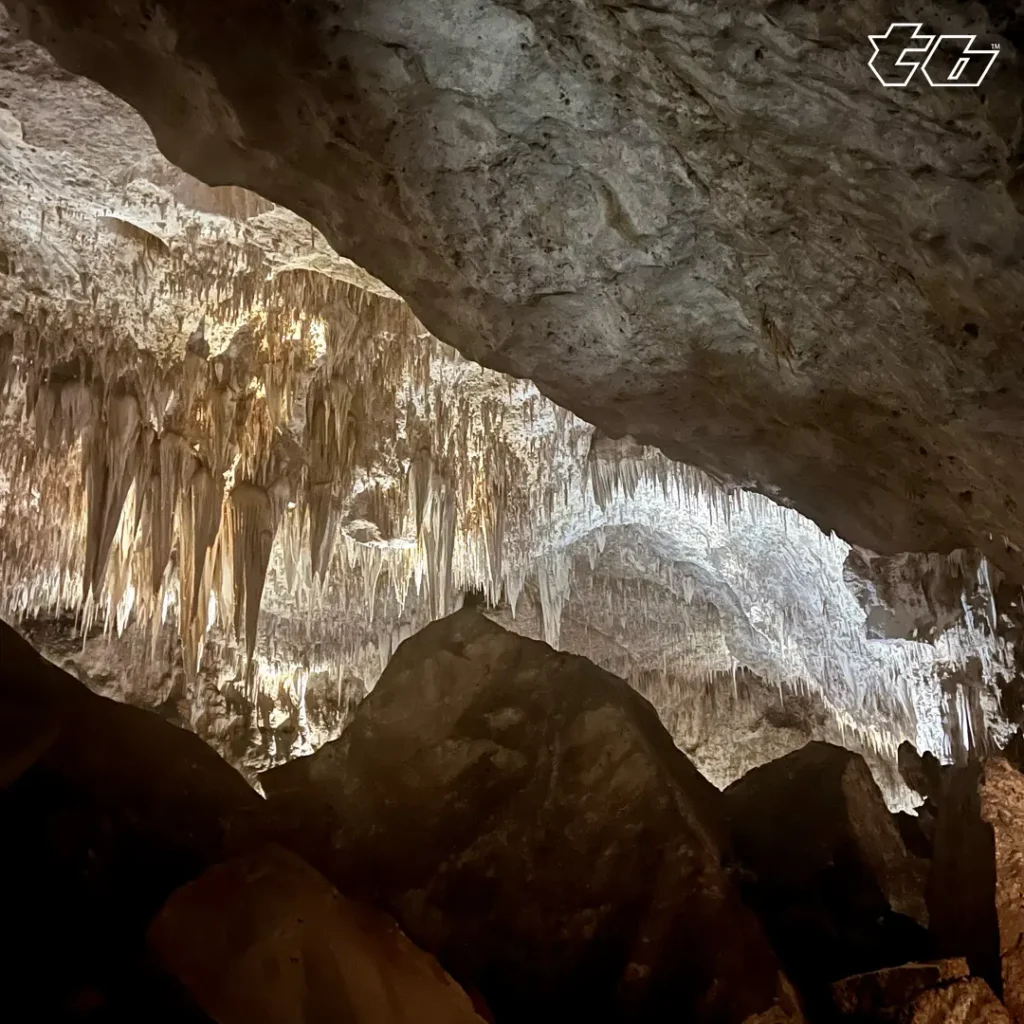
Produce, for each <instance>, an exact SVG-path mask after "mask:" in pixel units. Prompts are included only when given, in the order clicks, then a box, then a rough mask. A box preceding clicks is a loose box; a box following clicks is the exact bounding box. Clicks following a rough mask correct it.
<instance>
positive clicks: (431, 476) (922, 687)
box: [0, 15, 1017, 804]
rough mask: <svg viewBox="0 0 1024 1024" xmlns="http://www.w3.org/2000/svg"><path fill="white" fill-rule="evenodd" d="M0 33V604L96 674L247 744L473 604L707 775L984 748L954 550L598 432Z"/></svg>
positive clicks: (356, 686) (93, 679)
mask: <svg viewBox="0 0 1024 1024" xmlns="http://www.w3.org/2000/svg"><path fill="white" fill-rule="evenodd" d="M0 57H2V59H0V82H2V85H3V92H4V96H5V100H4V102H5V104H6V106H5V108H4V120H3V123H2V125H0V160H2V163H0V168H2V171H3V174H2V177H0V188H2V198H3V205H2V209H0V248H2V249H3V252H4V254H5V256H4V259H5V263H4V267H5V271H4V273H3V274H2V275H0V299H2V305H0V376H2V385H3V386H2V387H0V395H2V396H3V397H2V401H3V405H4V410H3V424H2V437H3V441H4V443H3V448H2V451H0V522H2V524H3V527H4V528H3V532H2V536H0V611H2V613H3V614H4V615H5V616H6V617H9V618H11V619H13V620H18V621H20V622H21V623H22V625H23V628H24V629H25V630H26V631H27V632H29V634H30V635H31V636H32V637H33V638H34V640H35V641H36V642H37V643H39V644H40V645H41V646H43V648H44V649H46V650H47V651H48V652H49V653H50V654H51V656H52V657H54V658H55V659H57V660H60V661H61V662H62V663H66V664H68V665H69V666H70V667H72V668H73V669H74V671H76V672H77V673H78V674H79V675H80V677H81V678H83V679H84V680H86V681H88V682H89V684H90V685H92V686H93V687H94V688H97V689H99V690H100V691H101V692H104V693H109V694H111V695H116V696H119V697H121V698H122V699H128V700H131V701H133V702H135V703H139V704H142V705H144V706H147V707H151V708H154V709H159V710H161V711H162V712H163V713H165V714H169V715H171V717H173V718H174V719H175V720H177V721H181V722H183V723H184V724H187V725H188V726H189V727H191V728H193V729H195V730H196V731H198V732H199V733H200V734H201V735H203V736H205V737H206V738H207V739H209V740H210V741H211V742H213V743H214V744H215V745H216V746H217V747H218V749H220V750H221V751H223V752H224V753H225V754H227V755H228V756H230V757H231V758H232V759H233V760H234V761H235V763H238V764H240V765H242V766H244V767H245V768H246V769H247V770H249V769H253V768H259V767H264V766H266V765H267V764H268V763H274V762H276V761H278V760H281V759H284V758H286V757H288V756H290V755H292V754H297V753H309V752H311V751H312V749H314V748H315V747H316V746H318V745H320V744H321V743H322V742H324V741H325V740H327V739H330V738H332V737H333V736H336V735H337V734H338V732H339V731H340V729H341V727H342V725H343V723H344V721H345V720H346V718H347V716H348V713H349V710H350V708H351V706H352V705H353V704H354V703H355V702H357V701H358V699H359V698H361V697H362V696H363V695H364V694H365V693H366V692H367V690H369V689H370V688H372V686H373V684H374V682H375V680H376V678H377V676H378V675H379V673H380V672H381V670H382V669H383V667H384V665H385V664H386V663H387V661H388V658H389V657H390V655H391V654H392V652H393V651H394V649H395V647H396V646H397V645H398V644H399V643H400V642H401V640H402V639H404V638H405V637H407V636H409V635H410V634H411V633H413V632H415V631H416V630H417V629H418V628H420V627H422V626H423V625H425V624H426V623H427V622H428V621H430V620H431V619H433V618H436V617H439V616H443V615H445V614H447V613H448V612H450V611H452V610H453V609H454V608H456V607H457V606H458V605H459V604H460V603H461V601H462V600H463V599H464V595H465V594H467V593H471V594H477V595H480V597H481V598H482V600H483V603H484V604H485V605H486V606H487V607H488V608H489V609H490V610H489V614H492V615H493V616H494V617H495V618H496V619H497V620H498V621H500V622H502V623H503V624H505V625H507V626H509V627H510V628H514V629H516V630H518V631H520V632H524V633H526V634H528V635H531V636H537V637H540V638H543V639H545V640H546V641H547V642H548V643H550V644H552V645H553V646H555V647H562V648H564V649H567V650H571V651H576V652H580V653H585V654H587V655H588V656H591V657H593V658H594V659H595V660H596V661H598V662H599V663H600V664H602V665H603V666H604V667H606V668H607V669H609V670H611V671H614V672H616V673H618V674H620V675H622V676H624V677H626V678H627V679H629V680H630V681H631V682H632V683H633V684H634V685H635V686H637V687H639V688H640V689H641V690H642V691H643V692H644V693H646V694H647V695H648V696H649V697H650V698H651V699H652V700H653V701H654V702H655V704H656V705H657V706H658V708H659V711H660V712H661V713H662V715H663V717H664V719H665V720H666V721H667V722H670V723H672V725H671V727H672V729H673V732H674V734H675V736H676V738H677V741H678V742H679V743H680V745H681V746H683V747H684V749H687V750H688V751H689V752H690V753H691V755H692V756H693V757H694V759H695V760H696V761H697V763H698V764H700V765H701V766H702V767H703V768H704V769H705V770H706V771H708V773H709V776H710V777H712V778H713V779H714V780H715V781H716V783H718V784H720V785H726V784H728V783H729V782H731V781H732V780H733V779H734V778H736V777H737V776H739V775H740V774H742V773H743V772H745V771H746V770H748V769H749V768H751V767H753V766H754V765H755V764H757V763H760V762H761V761H763V760H765V759H766V758H769V757H772V756H777V755H780V754H783V753H786V752H787V751H788V750H790V749H793V748H794V747H797V746H800V745H802V744H803V743H804V742H806V741H807V740H808V739H814V738H818V739H828V740H831V741H834V742H842V743H847V744H850V745H853V746H855V747H857V748H859V749H861V750H863V751H864V752H865V755H866V756H867V757H868V759H869V761H870V762H871V763H872V765H873V768H874V770H875V771H876V775H877V776H878V777H879V781H880V783H881V784H882V785H883V787H884V789H885V792H886V796H887V798H888V799H890V801H891V802H892V803H894V804H896V803H906V802H907V800H908V794H907V793H906V791H905V790H904V789H903V788H902V786H901V784H900V782H899V779H898V777H897V776H896V775H895V772H894V771H893V765H894V761H895V756H894V755H895V749H896V747H897V746H898V744H899V743H900V742H901V741H903V740H910V741H912V742H913V743H914V744H915V745H916V746H918V747H919V748H921V749H932V750H934V751H936V752H937V753H938V754H940V755H942V756H944V757H948V758H952V757H955V756H966V754H967V752H968V751H970V750H972V749H978V750H985V749H986V748H987V747H988V746H989V745H990V744H992V743H994V742H996V741H1002V740H1004V739H1005V738H1006V737H1005V736H1004V735H1003V731H1001V729H1000V727H999V723H1000V722H1002V721H1004V719H1005V715H1004V714H1003V713H1002V712H1001V711H1000V709H999V708H998V707H997V699H998V697H997V694H996V690H995V689H994V687H995V685H996V684H997V683H999V682H1001V681H1003V680H1004V679H1008V678H1011V677H1013V676H1014V675H1015V673H1016V672H1017V668H1016V665H1015V662H1014V658H1015V654H1014V651H1013V649H1012V647H1011V645H1010V642H1009V641H1008V639H1007V636H1006V630H1005V629H1004V625H1003V622H1004V619H1005V618H1006V614H1007V613H1009V614H1011V615H1013V614H1015V612H1014V611H1013V608H1012V607H1011V606H1010V605H1008V604H1006V603H1005V602H1004V604H1003V605H1001V606H1000V607H997V603H996V599H995V597H994V596H993V595H994V594H996V593H998V594H999V595H1000V600H1002V599H1003V598H1002V595H1004V594H1008V595H1010V596H1009V598H1008V599H1007V600H1009V601H1011V602H1012V600H1013V599H1014V598H1013V596H1012V595H1013V594H1015V593H1016V588H1015V587H1014V585H1013V584H1012V583H1011V582H1010V581H1009V580H1008V579H1003V573H1002V572H1001V571H1000V569H999V568H997V567H996V566H995V565H992V564H990V562H989V561H988V560H987V559H986V558H985V557H984V555H982V554H980V553H978V552H963V551H959V550H958V551H955V552H953V553H952V554H950V555H931V556H901V559H896V560H888V561H887V560H886V559H884V558H879V557H877V556H875V555H873V554H872V553H871V552H870V551H866V550H864V549H856V550H853V549H851V548H850V547H849V545H848V544H847V543H845V542H844V541H842V540H840V539H839V538H838V537H836V536H834V535H826V534H823V533H822V532H821V531H820V530H819V529H818V527H817V526H816V525H814V524H813V523H812V522H810V521H808V520H806V519H804V518H803V517H802V516H800V515H799V514H798V513H797V512H796V511H795V510H793V509H790V508H786V507H783V506H781V505H778V504H776V503H775V502H773V501H772V500H770V499H769V498H767V497H764V496H762V495H759V494H756V493H751V492H747V491H743V490H741V489H738V488H736V487H734V486H731V485H729V484H728V483H727V482H723V481H721V480H718V479H715V478H713V477H711V476H708V475H707V474H705V473H703V472H701V471H700V470H697V469H694V468H692V467H689V466H686V465H683V464H679V463H674V462H671V461H670V460H668V459H667V458H666V457H665V456H664V455H663V454H661V453H660V452H658V451H657V450H654V449H652V448H649V447H646V446H644V445H642V444H640V443H638V442H635V441H633V440H632V439H630V438H628V437H627V438H619V439H613V438H611V437H609V436H607V435H606V434H604V433H602V432H601V431H599V430H596V429H595V428H594V427H593V426H591V425H590V424H588V423H586V422H584V421H583V420H581V419H579V418H577V417H576V416H574V415H573V414H571V413H569V412H567V411H566V410H564V409H562V408H560V407H558V406H556V405H554V404H553V403H552V402H550V401H549V400H548V399H546V398H544V397H543V396H542V395H541V393H540V392H539V391H538V389H537V387H536V386H535V385H533V384H531V383H528V382H525V381H521V380H515V379H512V378H510V377H506V376H503V375H502V374H500V373H496V372H494V371H489V370H485V369H484V368H482V367H481V366H479V365H478V364H476V363H471V362H468V361H466V360H464V359H462V358H461V357H460V356H459V355H458V354H457V353H456V352H455V351H454V350H452V349H451V348H449V347H447V346H446V345H444V344H442V343H441V342H440V341H438V340H437V339H436V338H434V337H433V336H432V335H430V334H429V333H428V332H427V331H426V329H425V328H424V327H423V326H422V325H421V323H420V322H419V320H417V318H416V317H415V316H414V315H413V313H412V312H411V310H410V309H409V307H408V306H406V305H405V304H404V303H403V302H402V301H401V300H399V299H398V297H397V296H396V295H395V294H394V293H393V292H392V291H391V290H390V289H389V288H388V287H387V286H385V285H384V284H382V283H381V282H379V281H377V280H376V279H374V278H372V277H370V275H369V274H367V273H366V272H365V271H363V270H361V269H360V268H359V267H357V266H356V265H355V264H353V263H352V262H351V261H349V260H347V259H345V258H343V257H341V256H339V255H337V254H336V253H335V252H334V251H333V250H332V249H331V247H330V246H329V245H328V244H327V242H326V241H325V239H324V237H323V236H322V235H320V233H319V232H318V231H316V230H315V229H314V228H312V227H311V226H310V225H309V224H308V223H307V222H305V221H303V220H302V219H301V218H300V217H298V216H297V215H295V214H293V213H290V212H289V211H287V210H285V209H283V208H281V207H279V206H275V205H274V204H273V203H271V202H269V201H267V200H265V199H262V198H260V197H259V196H256V195H254V194H252V193H250V192H246V191H245V190H244V189H242V188H238V187H233V186H232V187H216V188H214V187H209V186H206V185H204V184H202V183H201V182H199V181H197V180H195V179H193V178H190V177H189V176H188V175H187V174H185V173H183V172H182V171H180V170H178V169H177V168H175V167H173V166H172V165H171V164H169V163H168V162H167V161H166V160H165V159H164V158H163V157H162V156H161V155H160V153H159V152H158V151H157V149H156V147H155V144H154V142H153V139H152V137H151V135H150V134H149V131H148V129H147V127H146V126H145V124H144V123H143V122H142V121H141V119H140V118H139V117H138V115H136V114H135V113H134V112H133V111H132V110H131V109H130V108H128V107H127V106H126V105H125V104H123V103H122V102H120V101H118V100H117V99H116V98H114V97H112V96H111V95H110V94H108V93H106V92H105V91H104V90H103V89H101V88H99V87H98V86H96V85H94V84H92V83H90V82H88V81H87V80H85V79H81V78H77V77H75V76H73V75H68V74H67V73H65V72H63V71H61V70H60V69H58V68H57V67H56V66H55V65H54V63H53V62H52V60H51V59H50V58H49V57H48V56H47V55H46V53H45V52H44V51H43V50H41V49H40V48H39V47H37V46H36V45H34V44H33V43H30V42H28V41H27V40H25V39H24V38H22V37H20V36H19V35H18V33H17V32H16V31H15V29H14V28H13V25H12V23H11V22H10V21H9V20H7V19H5V18H3V16H2V15H0ZM480 328H481V331H483V325H480ZM481 336H483V335H481ZM890 562H893V564H894V565H895V566H896V567H897V568H893V567H892V566H891V565H890V564H889V563H890ZM887 566H888V567H887ZM139 665H144V666H146V668H145V670H144V671H140V669H139V668H138V666H139Z"/></svg>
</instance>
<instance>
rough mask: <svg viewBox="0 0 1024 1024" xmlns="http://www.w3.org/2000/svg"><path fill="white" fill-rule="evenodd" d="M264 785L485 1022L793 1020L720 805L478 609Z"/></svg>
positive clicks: (539, 647) (652, 729) (679, 764)
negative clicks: (770, 1015)
mask: <svg viewBox="0 0 1024 1024" xmlns="http://www.w3.org/2000/svg"><path fill="white" fill-rule="evenodd" d="M261 781H262V783H263V786H264V788H265V790H266V792H267V794H268V798H269V801H270V811H271V813H272V814H275V815H276V816H277V818H278V822H279V825H280V831H281V834H283V835H285V836H286V837H287V841H288V842H290V843H291V844H292V845H293V846H295V847H296V848H298V849H299V850H301V851H302V852H304V853H306V854H307V856H308V857H309V858H310V859H311V860H312V862H313V863H314V864H316V865H317V866H318V867H320V869H321V870H322V871H323V872H324V873H325V874H326V875H327V876H328V877H329V878H330V879H331V880H332V881H334V882H335V883H336V884H337V885H338V886H339V888H341V889H342V890H343V891H346V892H349V893H351V894H352V895H363V896H365V897H367V898H369V899H371V900H373V901H375V902H378V903H380V904H382V905H384V906H385V907H387V908H389V909H390V910H391V911H392V913H394V915H395V916H396V917H397V919H398V920H399V922H400V923H401V925H402V927H403V928H404V929H405V930H406V932H408V934H409V935H410V936H411V937H412V938H413V939H414V940H415V941H416V942H418V943H419V944H420V945H421V946H423V947H424V948H425V949H428V950H430V951H432V952H434V953H436V954H437V956H438V957H439V959H440V960H441V962H442V963H443V964H444V965H445V966H446V967H447V968H448V969H449V970H451V971H452V973H453V974H454V975H455V976H456V977H457V978H458V979H460V980H461V981H463V982H464V983H466V982H469V983H472V984H475V985H478V986H479V988H480V990H481V991H482V992H483V994H484V996H485V997H486V998H487V1000H488V1002H489V1003H490V1005H491V1006H492V1007H493V1009H494V1011H495V1014H496V1016H497V1019H498V1020H501V1021H515V1020H535V1019H537V1017H538V1015H542V1016H543V1018H544V1019H561V1018H560V1017H559V1014H566V1013H567V1014H569V1015H570V1016H571V1017H572V1019H587V1020H591V1021H620V1020H656V1019H661V1018H660V1017H659V1014H665V1013H668V1012H670V1011H671V1013H672V1014H673V1015H675V1016H677V1017H680V1018H685V1019H687V1020H691V1021H694V1022H711V1021H714V1022H722V1024H728V1022H732V1024H739V1022H741V1021H744V1020H746V1019H747V1018H748V1017H752V1016H754V1015H755V1014H758V1013H761V1012H764V1011H770V1010H775V1011H776V1012H777V1014H778V1017H777V1019H778V1020H781V1021H794V1020H800V1019H802V1018H801V1017H800V1015H799V1011H798V1010H797V1009H796V1007H795V1004H794V1001H793V999H792V996H791V992H790V990H789V988H788V984H787V983H786V981H785V979H784V978H783V976H782V975H781V973H780V971H779V968H778V964H777V962H776V960H775V957H774V955H773V953H772V952H771V950H770V948H769V947H768V944H767V942H766V940H765V938H764V936H763V934H762V932H761V930H760V926H759V925H758V923H757V921H756V919H755V918H754V917H753V916H752V915H751V914H750V912H749V911H747V910H746V909H745V908H744V907H743V905H742V903H741V902H740V900H739V898H738V896H737V894H736V892H735V890H734V888H733V886H732V884H731V882H730V880H729V878H728V876H727V873H726V871H725V870H724V868H723V866H722V857H723V853H724V852H725V851H726V849H727V847H726V842H725V838H724V831H723V829H722V823H721V813H720V809H721V797H720V794H719V793H718V791H717V790H715V789H714V788H713V787H712V786H711V785H710V784H709V783H707V782H706V781H705V780H704V779H703V778H702V777H701V776H700V775H699V773H698V772H697V771H696V770H695V769H694V768H693V766H692V765H691V764H690V763H689V761H687V759H686V757H685V756H684V755H683V754H682V753H681V752H680V751H679V750H678V749H676V748H675V747H674V746H673V744H672V741H671V738H670V737H669V735H668V734H667V733H666V731H665V730H664V728H663V727H662V725H661V723H660V722H659V721H658V718H657V716H656V714H655V713H654V710H653V709H652V708H651V706H650V705H649V704H648V703H647V702H646V701H645V700H643V698H641V697H639V696H638V695H637V694H636V693H635V692H634V691H632V690H631V689H630V688H629V687H628V686H627V685H626V683H624V682H623V681H622V680H620V679H617V678H616V677H614V676H612V675H610V674H609V673H607V672H604V671H602V670H601V669H599V668H597V667H596V666H594V665H593V664H591V663H590V662H588V661H586V660H585V659H583V658H578V657H573V656H569V655H565V654H560V653H556V652H555V651H553V650H552V649H551V648H550V647H548V646H547V645H546V644H542V643H539V642H536V641H532V640H526V639H524V638H522V637H519V636H516V635H514V634H511V633H507V632H506V631H505V630H503V629H501V628H500V627H498V626H496V625H495V624H493V623H492V622H490V621H489V620H487V619H485V618H484V617H483V616H481V615H480V614H479V613H478V612H476V611H475V610H471V609H465V610H463V611H461V612H458V613H457V614H455V615H452V616H450V617H448V618H446V619H442V620H440V621H438V622H435V623H433V624H432V625H430V626H428V627H427V628H426V629H424V630H422V631H421V632H420V633H418V634H417V635H416V636H414V637H413V638H411V639H409V640H407V641H405V643H403V644H402V645H401V646H400V647H399V649H398V651H397V652H396V654H395V655H394V657H393V659H392V661H391V663H390V664H389V666H388V668H387V670H386V671H385V672H384V674H383V676H382V677H381V679H380V681H379V682H378V683H377V685H376V687H375V688H374V690H373V691H372V693H371V694H370V695H369V696H368V697H367V698H366V700H365V701H364V702H363V703H362V704H361V705H360V707H359V709H358V711H357V712H356V714H355V717H354V719H353V721H352V722H351V724H350V725H349V726H348V728H347V729H346V730H345V732H344V733H343V734H342V736H341V737H340V739H338V740H337V741H335V742H333V743H329V744H327V745H326V746H325V747H323V748H321V750H320V751H318V752H317V753H316V754H315V755H313V756H312V757H309V758H305V759H302V760H299V761H294V762H292V763H291V764H288V765H285V766H283V767H281V768H277V769H274V770H272V771H270V772H267V773H265V774H264V775H263V776H261ZM766 1019H767V1018H766Z"/></svg>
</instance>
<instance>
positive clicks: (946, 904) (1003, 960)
mask: <svg viewBox="0 0 1024 1024" xmlns="http://www.w3.org/2000/svg"><path fill="white" fill-rule="evenodd" d="M928 904H929V909H930V912H931V918H932V928H933V930H934V932H935V935H936V937H937V940H938V942H939V943H940V947H941V949H942V952H943V953H945V954H950V955H963V956H966V957H967V959H968V962H969V963H970V965H971V971H972V973H974V974H976V975H979V976H980V977H982V978H984V979H985V980H986V981H987V982H988V983H989V985H991V987H992V989H993V990H994V991H995V993H996V995H998V996H1001V997H1002V999H1003V1002H1004V1003H1005V1004H1006V1007H1007V1009H1008V1010H1009V1013H1010V1016H1011V1018H1012V1019H1013V1021H1014V1024H1022V1022H1024V775H1022V774H1021V773H1020V772H1019V771H1017V770H1016V769H1015V768H1014V767H1013V766H1012V765H1010V764H1009V763H1008V762H1007V761H1005V760H1003V759H1001V758H993V759H991V760H989V761H987V762H985V763H984V764H983V765H977V764H975V765H972V766H970V767H967V768H963V769H960V770H958V771H957V772H956V773H955V774H954V776H953V778H952V779H951V780H950V782H949V783H948V784H947V786H946V792H945V795H944V798H943V803H942V806H941V809H940V814H939V822H938V829H937V833H936V838H935V856H934V859H933V861H932V873H931V878H930V881H929V890H928ZM954 951H955V953H954Z"/></svg>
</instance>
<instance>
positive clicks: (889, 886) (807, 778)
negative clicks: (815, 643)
mask: <svg viewBox="0 0 1024 1024" xmlns="http://www.w3.org/2000/svg"><path fill="white" fill-rule="evenodd" d="M725 797H726V802H727V805H728V814H729V821H730V824H731V826H732V830H733V837H734V841H735V845H736V852H737V855H738V857H739V859H740V861H741V863H742V864H743V866H744V867H745V868H746V869H747V870H748V872H749V873H750V877H749V880H748V882H747V884H746V887H745V892H746V895H747V899H748V902H749V903H750V904H751V905H752V906H753V907H754V908H755V909H756V910H757V911H758V913H759V914H760V915H761V918H762V920H763V921H764V923H765V927H766V929H767V931H768V934H769V937H770V938H771V940H772V943H773V945H774V947H775V949H776V950H777V952H778V953H779V956H780V958H781V959H782V962H783V964H784V966H785V969H786V971H787V973H788V974H789V975H790V977H791V978H792V979H793V981H794V982H795V983H796V984H797V986H798V987H800V988H801V990H802V992H803V993H804V995H805V996H806V997H807V998H808V1000H809V1003H816V1004H818V1005H820V1006H827V1005H829V1004H830V1002H831V996H830V993H829V991H828V983H829V982H831V981H834V980H836V979H838V978H842V977H844V976H847V975H850V974H859V973H862V972H865V971H870V970H875V969H877V968H881V967H888V966H895V965H897V964H901V963H905V962H907V961H912V960H918V959H927V958H928V957H929V955H930V944H929V942H928V938H927V934H926V932H925V930H924V927H923V926H924V925H926V923H927V914H926V908H925V903H924V894H923V890H924V874H923V865H924V862H923V861H920V860H918V858H915V857H913V856H911V855H910V854H908V852H907V850H906V848H905V846H904V845H903V840H902V839H901V838H900V834H899V830H898V829H897V827H896V825H895V823H894V821H893V819H892V816H891V815H890V813H889V811H888V809H887V808H886V806H885V802H884V801H883V799H882V795H881V792H880V791H879V789H878V786H877V785H876V784H875V782H874V780H873V779H872V777H871V773H870V771H869V769H868V767H867V765H866V764H865V763H864V760H863V758H861V757H860V756H859V755H857V754H852V753H850V752H849V751H847V750H843V749H842V748H840V747H835V746H832V745H830V744H827V743H810V744H808V745H807V746H805V747H803V748H802V749H801V750H797V751H794V752H793V753H792V754H789V755H787V756H786V757H782V758H779V759H778V760H776V761H772V762H770V763H769V764H766V765H763V766H762V767H760V768H756V769H754V770H753V771H751V772H748V773H747V775H745V776H744V777H743V778H742V779H740V780H739V781H738V782H735V783H733V785H731V786H730V787H729V788H728V789H727V790H726V791H725Z"/></svg>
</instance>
